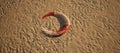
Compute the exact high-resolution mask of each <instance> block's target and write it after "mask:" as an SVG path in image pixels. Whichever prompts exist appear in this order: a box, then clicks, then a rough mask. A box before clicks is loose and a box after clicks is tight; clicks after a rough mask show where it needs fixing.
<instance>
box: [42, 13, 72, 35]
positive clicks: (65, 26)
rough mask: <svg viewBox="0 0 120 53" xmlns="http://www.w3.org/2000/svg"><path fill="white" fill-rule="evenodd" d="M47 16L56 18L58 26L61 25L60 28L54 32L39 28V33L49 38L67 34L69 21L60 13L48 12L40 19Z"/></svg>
mask: <svg viewBox="0 0 120 53" xmlns="http://www.w3.org/2000/svg"><path fill="white" fill-rule="evenodd" d="M48 16H54V17H56V18H57V19H58V21H59V22H60V25H62V26H61V27H60V29H59V30H57V31H55V32H54V31H50V30H47V29H45V28H44V27H41V31H42V32H44V33H45V34H46V35H48V36H51V37H58V36H61V35H62V34H64V33H65V32H67V31H68V30H69V29H70V25H71V24H70V20H69V18H68V17H67V16H66V15H64V14H63V13H61V12H48V13H47V14H45V15H44V16H42V19H45V18H47V17H48Z"/></svg>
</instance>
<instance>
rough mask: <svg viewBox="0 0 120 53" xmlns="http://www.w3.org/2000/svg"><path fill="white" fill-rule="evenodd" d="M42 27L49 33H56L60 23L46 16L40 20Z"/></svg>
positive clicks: (52, 17) (54, 18)
mask: <svg viewBox="0 0 120 53" xmlns="http://www.w3.org/2000/svg"><path fill="white" fill-rule="evenodd" d="M41 26H42V27H44V28H46V29H47V30H50V31H56V30H58V29H59V28H60V23H59V21H58V20H57V18H56V17H54V16H48V17H46V18H45V19H43V20H42V25H41Z"/></svg>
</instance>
